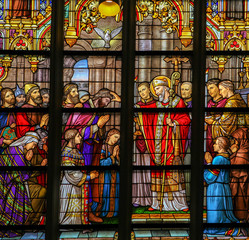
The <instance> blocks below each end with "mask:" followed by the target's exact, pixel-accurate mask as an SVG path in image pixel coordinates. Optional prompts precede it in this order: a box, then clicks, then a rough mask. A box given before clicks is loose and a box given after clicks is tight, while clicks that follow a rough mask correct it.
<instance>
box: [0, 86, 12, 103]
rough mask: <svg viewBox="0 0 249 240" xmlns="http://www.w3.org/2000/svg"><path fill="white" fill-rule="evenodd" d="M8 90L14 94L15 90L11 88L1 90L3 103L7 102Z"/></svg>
mask: <svg viewBox="0 0 249 240" xmlns="http://www.w3.org/2000/svg"><path fill="white" fill-rule="evenodd" d="M7 92H12V93H13V94H14V91H13V90H12V89H11V88H3V90H2V91H1V100H2V103H5V95H6V94H7Z"/></svg>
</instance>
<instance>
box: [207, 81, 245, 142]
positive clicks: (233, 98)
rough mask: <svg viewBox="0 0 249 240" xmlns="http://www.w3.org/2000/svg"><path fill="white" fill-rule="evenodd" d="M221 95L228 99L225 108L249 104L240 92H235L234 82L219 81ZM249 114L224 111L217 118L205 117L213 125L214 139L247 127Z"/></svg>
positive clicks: (242, 106) (241, 106)
mask: <svg viewBox="0 0 249 240" xmlns="http://www.w3.org/2000/svg"><path fill="white" fill-rule="evenodd" d="M219 91H220V95H221V96H222V97H223V98H224V99H226V103H225V106H224V108H246V107H247V105H246V103H245V101H244V100H243V98H242V97H241V95H240V94H239V93H235V92H234V85H233V82H232V81H230V80H223V81H221V82H220V83H219ZM247 121H248V116H247V114H246V113H237V112H223V113H222V114H221V115H220V116H218V117H216V118H209V119H207V118H206V119H205V122H206V123H207V124H209V125H210V126H211V129H212V139H216V138H217V137H221V136H225V137H230V135H231V134H232V133H233V132H234V131H235V130H237V129H238V128H241V127H247V124H248V122H247Z"/></svg>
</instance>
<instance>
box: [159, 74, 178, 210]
mask: <svg viewBox="0 0 249 240" xmlns="http://www.w3.org/2000/svg"><path fill="white" fill-rule="evenodd" d="M180 77H181V74H180V73H179V72H174V73H172V75H171V84H170V90H169V108H172V102H173V95H174V85H175V80H178V79H180ZM168 119H170V112H169V113H168ZM168 141H169V125H167V131H166V144H165V152H164V161H163V166H166V161H167V152H168ZM165 174H166V170H165V169H163V181H162V189H161V196H160V205H159V207H160V212H161V211H162V210H163V195H164V185H165ZM170 194H171V195H172V193H169V194H168V195H170ZM169 200H171V201H173V196H171V199H169Z"/></svg>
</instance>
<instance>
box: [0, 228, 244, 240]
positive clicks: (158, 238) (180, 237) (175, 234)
mask: <svg viewBox="0 0 249 240" xmlns="http://www.w3.org/2000/svg"><path fill="white" fill-rule="evenodd" d="M188 236H189V234H188V232H187V231H185V230H177V231H176V230H169V231H166V230H140V231H136V230H135V240H144V239H146V240H167V239H168V240H170V239H172V240H187V239H188ZM214 237H217V239H218V240H230V239H231V237H219V236H212V237H208V238H205V240H213V239H214ZM14 239H22V240H23V239H26V240H35V239H45V234H44V233H42V232H38V233H25V234H24V235H23V236H22V237H18V238H11V240H14ZM60 239H61V240H75V239H80V240H88V239H90V240H94V239H101V240H115V231H95V232H91V233H82V232H62V233H61V235H60ZM234 239H235V240H240V239H241V240H242V239H243V240H245V239H248V238H247V237H235V238H234ZM1 240H2V239H1ZM3 240H10V238H3Z"/></svg>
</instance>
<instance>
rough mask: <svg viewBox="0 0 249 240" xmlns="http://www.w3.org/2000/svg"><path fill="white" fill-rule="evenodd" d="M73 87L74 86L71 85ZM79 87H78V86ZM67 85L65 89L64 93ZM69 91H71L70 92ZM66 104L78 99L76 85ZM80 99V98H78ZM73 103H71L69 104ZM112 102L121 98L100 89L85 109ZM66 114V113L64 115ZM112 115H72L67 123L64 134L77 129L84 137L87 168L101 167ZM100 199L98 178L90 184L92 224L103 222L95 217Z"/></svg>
mask: <svg viewBox="0 0 249 240" xmlns="http://www.w3.org/2000/svg"><path fill="white" fill-rule="evenodd" d="M71 85H73V84H71ZM76 86H77V85H76ZM66 87H68V86H67V85H66V86H65V88H64V93H65V90H66ZM76 90H77V91H76ZM68 91H69V90H68ZM68 94H69V96H67V98H65V99H66V101H64V103H66V104H67V105H66V106H67V107H68V106H72V99H74V98H75V99H76V97H78V89H75V85H74V86H71V93H70V92H68ZM78 99H79V97H78ZM69 101H71V102H69ZM112 101H116V102H120V101H121V99H120V97H119V96H118V95H117V94H116V93H114V92H112V91H110V90H109V89H100V90H99V91H98V92H97V93H96V94H95V95H94V98H93V99H89V100H88V101H87V102H84V103H83V108H104V107H107V106H108V104H109V103H110V102H112ZM64 114H65V113H64ZM109 119H110V115H108V114H107V115H103V116H98V115H97V114H96V113H79V112H75V113H72V114H71V115H70V116H69V118H68V120H67V123H66V127H65V130H64V132H65V131H66V130H67V129H69V128H75V129H77V130H78V131H79V133H80V134H81V136H82V139H83V143H82V146H81V147H80V151H81V152H82V154H83V156H84V160H85V166H99V161H100V152H101V148H102V141H103V138H104V135H105V125H106V123H107V122H108V121H109ZM99 201H100V198H99V184H98V178H95V179H94V180H92V181H91V182H90V187H89V221H90V222H98V223H100V222H103V220H102V219H101V218H99V217H97V216H95V215H94V213H93V212H92V210H93V211H94V212H95V211H96V209H97V207H98V203H99Z"/></svg>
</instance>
